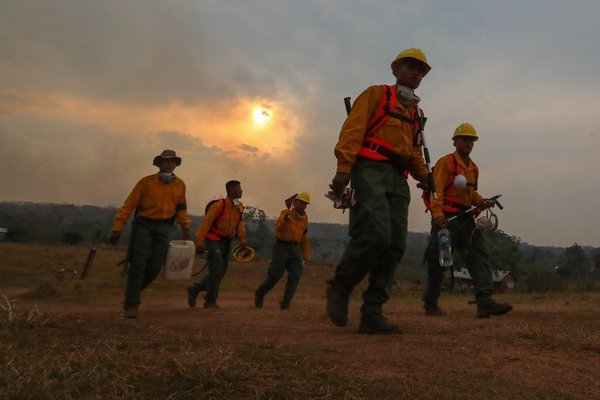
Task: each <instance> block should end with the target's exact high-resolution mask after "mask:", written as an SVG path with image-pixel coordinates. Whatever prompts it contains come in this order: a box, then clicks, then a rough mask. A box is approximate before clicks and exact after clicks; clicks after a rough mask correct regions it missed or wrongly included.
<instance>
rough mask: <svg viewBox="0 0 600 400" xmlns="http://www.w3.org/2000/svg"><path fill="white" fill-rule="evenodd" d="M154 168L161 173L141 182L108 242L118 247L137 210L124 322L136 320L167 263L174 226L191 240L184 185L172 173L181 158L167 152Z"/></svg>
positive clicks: (160, 157) (125, 204) (119, 217)
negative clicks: (147, 292)
mask: <svg viewBox="0 0 600 400" xmlns="http://www.w3.org/2000/svg"><path fill="white" fill-rule="evenodd" d="M152 164H153V165H154V166H157V167H158V168H159V172H158V173H156V174H154V175H149V176H146V177H144V178H142V179H141V180H140V181H139V182H138V183H137V184H136V185H135V187H134V188H133V190H132V191H131V194H129V197H127V200H125V203H124V204H123V207H121V209H120V210H119V211H118V213H117V216H116V218H115V222H114V224H113V227H112V233H111V235H110V238H109V239H110V242H111V243H112V244H115V245H116V244H117V242H118V241H119V238H120V236H121V230H122V228H123V225H124V224H125V223H126V222H127V221H128V220H129V217H130V216H131V214H132V212H133V211H134V210H135V217H134V220H133V222H132V229H131V238H130V240H129V249H128V252H127V254H128V260H127V261H128V262H129V269H128V273H127V287H126V289H125V302H124V304H123V310H124V312H123V317H125V318H136V317H137V310H138V306H139V304H140V297H141V292H142V290H143V289H144V288H145V287H146V286H148V285H149V284H150V283H151V282H152V281H153V280H154V279H155V278H156V276H157V275H158V273H159V272H160V269H161V267H162V265H163V264H164V263H165V260H166V258H167V251H168V249H169V240H170V237H171V232H172V230H173V223H174V222H175V221H177V222H178V223H179V224H180V225H181V228H182V229H183V236H184V239H185V240H188V239H189V238H190V234H189V229H190V225H191V221H190V219H189V218H188V215H187V203H186V200H185V189H186V188H185V183H184V182H183V181H182V180H181V179H180V178H178V177H177V176H175V174H174V173H173V171H174V170H175V168H176V167H178V166H179V165H181V158H180V157H177V155H176V154H175V152H174V151H173V150H164V151H163V152H162V153H161V154H159V155H158V156H156V157H154V161H153V162H152Z"/></svg>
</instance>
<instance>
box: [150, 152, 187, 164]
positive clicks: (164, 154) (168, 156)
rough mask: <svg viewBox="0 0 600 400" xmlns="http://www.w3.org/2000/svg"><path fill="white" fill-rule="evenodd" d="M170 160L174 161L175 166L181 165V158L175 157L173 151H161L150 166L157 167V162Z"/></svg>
mask: <svg viewBox="0 0 600 400" xmlns="http://www.w3.org/2000/svg"><path fill="white" fill-rule="evenodd" d="M161 158H162V159H165V160H170V159H174V160H175V163H176V165H177V166H180V165H181V157H177V154H175V151H174V150H163V152H162V153H160V154H159V155H157V156H156V157H154V161H152V165H158V161H159V160H160V159H161Z"/></svg>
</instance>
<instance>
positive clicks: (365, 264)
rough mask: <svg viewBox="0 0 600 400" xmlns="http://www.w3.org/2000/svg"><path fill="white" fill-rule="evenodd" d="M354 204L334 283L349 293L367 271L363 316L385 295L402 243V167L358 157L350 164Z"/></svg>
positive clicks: (406, 196)
mask: <svg viewBox="0 0 600 400" xmlns="http://www.w3.org/2000/svg"><path fill="white" fill-rule="evenodd" d="M351 182H352V187H353V188H354V190H355V198H356V200H357V205H356V206H354V207H352V208H351V209H350V224H349V229H348V233H349V235H350V241H349V243H348V246H347V247H346V250H345V252H344V254H343V255H342V258H341V259H340V262H339V264H338V265H337V267H336V271H335V276H334V284H335V285H336V286H338V287H340V288H341V289H342V290H343V291H345V292H346V293H350V292H351V291H352V290H353V289H354V287H355V286H356V285H357V284H358V283H359V282H361V281H362V280H363V279H364V278H365V276H367V274H368V275H369V286H368V288H367V289H366V290H365V291H364V292H363V294H362V298H363V305H362V307H361V313H362V315H363V317H371V316H377V315H380V314H381V313H382V306H383V304H384V303H386V302H387V301H388V299H389V296H390V291H391V287H392V283H393V281H394V276H395V273H396V267H397V265H398V263H399V262H400V260H401V259H402V256H403V255H404V249H405V245H406V234H407V225H408V221H407V219H408V205H409V203H410V189H409V187H408V183H407V181H406V177H405V176H404V175H403V174H402V171H401V170H400V169H399V168H397V167H395V166H393V165H391V164H386V163H381V162H376V161H371V160H367V159H360V158H359V159H358V160H357V161H356V163H355V164H354V166H353V168H352V173H351Z"/></svg>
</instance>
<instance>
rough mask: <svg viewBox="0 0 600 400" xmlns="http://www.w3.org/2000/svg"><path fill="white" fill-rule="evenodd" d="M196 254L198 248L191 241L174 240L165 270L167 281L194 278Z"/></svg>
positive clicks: (168, 253) (171, 243)
mask: <svg viewBox="0 0 600 400" xmlns="http://www.w3.org/2000/svg"><path fill="white" fill-rule="evenodd" d="M195 254H196V246H194V242H192V241H191V240H172V241H171V242H170V243H169V251H168V252H167V261H166V263H165V268H164V277H165V279H167V280H175V279H189V278H190V277H191V276H192V267H193V265H194V255H195Z"/></svg>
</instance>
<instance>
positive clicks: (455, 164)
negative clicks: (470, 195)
mask: <svg viewBox="0 0 600 400" xmlns="http://www.w3.org/2000/svg"><path fill="white" fill-rule="evenodd" d="M449 155H450V165H451V166H452V176H449V177H448V181H446V186H445V187H444V192H445V191H447V190H448V189H450V188H451V187H452V186H453V185H454V177H455V176H456V175H458V161H456V157H454V154H453V153H451V154H449Z"/></svg>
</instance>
